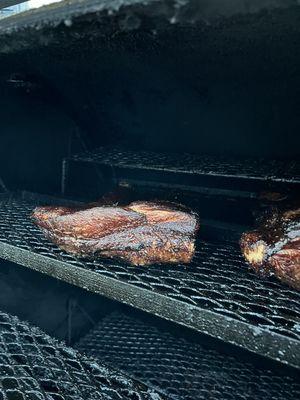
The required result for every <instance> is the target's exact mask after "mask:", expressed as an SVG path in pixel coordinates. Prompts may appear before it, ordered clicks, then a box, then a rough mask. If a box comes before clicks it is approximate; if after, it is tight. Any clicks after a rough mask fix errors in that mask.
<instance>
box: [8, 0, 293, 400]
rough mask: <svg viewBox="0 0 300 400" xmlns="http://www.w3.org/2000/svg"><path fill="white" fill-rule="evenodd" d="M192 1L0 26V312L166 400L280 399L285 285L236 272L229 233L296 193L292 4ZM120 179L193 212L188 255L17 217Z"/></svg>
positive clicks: (287, 346) (287, 306)
mask: <svg viewBox="0 0 300 400" xmlns="http://www.w3.org/2000/svg"><path fill="white" fill-rule="evenodd" d="M204 3H205V2H203V3H201V2H199V3H198V2H193V1H187V2H185V3H183V2H177V1H174V2H164V1H146V2H139V1H136V2H131V1H127V2H120V3H118V4H117V3H115V2H98V1H95V0H87V1H86V2H85V4H84V6H83V4H82V2H80V1H76V0H72V1H70V2H68V4H65V2H63V3H57V4H55V5H52V6H49V7H46V8H42V9H38V10H34V11H30V12H27V13H25V14H20V15H16V16H13V17H10V18H7V19H4V20H2V21H0V93H1V96H0V121H1V136H0V256H1V259H3V260H4V261H2V264H1V265H3V271H4V272H2V275H3V278H2V279H3V282H5V285H4V283H3V284H2V285H4V286H3V287H5V290H4V292H3V293H4V294H7V295H3V296H0V299H1V304H0V310H3V312H6V313H8V314H7V315H10V314H13V315H17V316H18V317H20V318H21V319H25V320H28V321H30V322H31V323H32V324H33V325H36V326H39V327H41V328H42V329H43V330H44V331H46V332H47V333H49V334H50V335H52V336H55V337H57V338H59V339H64V340H67V342H68V344H69V345H72V346H76V347H77V348H78V349H80V351H81V352H82V353H87V354H88V355H91V356H92V357H94V358H96V359H97V360H98V361H99V362H100V363H101V362H102V361H103V363H104V364H107V365H109V366H110V368H116V369H118V370H121V371H122V372H121V373H122V374H123V373H124V374H128V375H130V376H132V377H133V378H135V379H137V380H139V381H141V382H143V383H144V384H146V385H148V386H149V387H155V389H156V390H158V392H159V393H162V395H164V396H167V398H179V399H181V398H182V399H189V398H195V399H196V398H199V399H201V398H212V399H220V398H224V399H227V398H233V399H238V398H249V399H250V398H257V399H260V398H262V397H267V398H276V396H277V398H289V396H290V397H293V398H297V396H299V386H298V385H297V383H296V381H295V380H294V373H295V371H296V370H297V368H299V365H300V361H299V360H300V350H299V349H300V344H299V326H300V313H299V293H298V292H297V291H296V290H293V289H291V288H289V287H287V286H285V285H284V284H282V283H280V282H278V281H277V280H276V279H275V278H259V277H257V276H256V275H255V274H254V273H253V272H251V271H250V270H249V268H248V267H247V265H246V263H245V262H244V261H243V259H242V257H241V254H240V252H239V247H238V240H239V237H240V235H241V233H242V232H243V231H245V230H246V229H249V228H252V227H253V226H254V224H255V221H256V219H257V216H258V215H259V214H260V213H261V212H262V211H264V210H266V209H269V208H270V207H273V206H274V205H275V206H276V205H282V204H287V203H289V202H291V201H294V202H295V201H297V200H298V199H299V197H298V196H299V185H300V166H299V148H300V147H299V146H300V136H299V128H300V119H299V112H298V104H300V92H299V87H300V85H299V83H300V82H299V81H300V73H299V71H300V69H299V66H300V65H299V64H300V54H299V53H300V48H299V45H298V43H299V39H300V29H299V27H300V7H299V5H297V2H296V1H295V2H294V1H290V2H280V1H271V0H270V1H266V2H264V1H262V2H260V4H258V3H257V4H256V3H255V2H254V3H255V4H254V3H253V4H252V5H251V6H250V5H248V8H247V6H246V5H245V4H244V3H246V2H243V1H242V0H240V1H238V2H228V4H227V5H226V6H225V5H224V4H225V3H224V4H223V5H220V4H219V2H217V1H214V2H212V5H210V6H209V5H207V4H204ZM120 188H121V189H122V190H124V191H125V192H126V196H129V197H130V199H164V200H173V201H174V200H175V201H177V202H180V203H182V204H185V205H187V206H189V207H191V208H193V209H195V210H197V211H198V212H199V215H200V218H201V229H200V233H199V238H198V240H197V251H196V255H195V258H194V260H193V262H192V264H191V265H190V266H184V265H175V266H171V267H170V266H162V265H155V266H152V267H147V268H145V267H141V268H136V267H131V266H129V265H126V264H123V263H119V262H117V261H113V262H112V261H109V260H97V261H90V260H78V259H75V258H73V257H71V256H69V255H67V254H66V253H64V252H62V251H61V250H59V249H58V248H56V247H55V246H54V245H53V244H51V243H50V242H48V241H47V240H46V239H45V238H44V237H43V235H42V234H41V232H40V231H39V230H38V229H37V228H36V227H34V226H33V224H32V221H31V219H30V214H31V212H32V210H33V208H34V207H35V206H36V205H40V204H77V203H78V202H85V201H94V200H97V199H99V198H100V197H101V196H103V195H104V194H105V193H107V192H109V191H114V190H116V189H118V190H119V189H120ZM128 193H129V194H128ZM270 193H271V195H270ZM10 263H13V264H10ZM24 267H26V268H24ZM32 270H35V271H36V272H33V271H32ZM5 271H6V272H5ZM12 271H13V272H12ZM32 274H33V275H32ZM49 276H50V277H51V278H49ZM37 277H39V278H37ZM39 279H40V282H41V283H40V285H41V286H43V287H44V292H45V293H47V294H45V295H44V296H43V294H42V292H41V290H39V289H38V288H37V287H36V286H35V283H34V282H35V281H36V280H39ZM62 281H64V282H65V283H64V282H62ZM42 282H44V283H43V284H42ZM69 284H71V285H72V286H69ZM64 285H65V286H64ZM15 287H18V291H17V295H16V294H15V293H14V292H15V291H14V288H15ZM45 288H48V289H47V290H46V289H45ZM72 288H73V289H72ZM86 289H88V290H86ZM72 290H73V291H75V292H76V297H77V298H78V300H76V302H75V303H74V302H73V301H71V300H70V299H72V296H73V295H74V294H72V293H73V292H72ZM37 292H40V294H39V295H38V296H37V297H34V294H35V293H37ZM53 293H56V296H54V295H53ZM62 293H64V294H62ZM90 296H92V297H90ZM102 296H103V297H102ZM14 297H16V298H17V299H18V300H13V298H14ZM25 298H26V301H23V300H24V299H25ZM42 298H43V299H44V300H43V302H42V304H43V307H42V306H41V307H37V308H36V309H35V311H32V309H33V308H32V305H33V304H34V301H37V299H39V300H38V301H39V302H40V301H41V299H42ZM107 298H110V301H108V300H107ZM58 299H61V301H60V300H58ZM66 304H67V306H66ZM74 304H75V305H76V306H74ZM78 304H81V306H80V307H79V308H78ZM124 304H126V306H124ZM74 307H75V309H76V310H75V311H76V312H75V311H74V313H75V314H76V315H77V314H79V315H81V317H76V318H79V319H78V320H77V322H76V323H74V320H72V318H71V319H70V314H72V312H73V311H72V308H74ZM124 307H125V308H124ZM46 309H49V310H51V312H48V314H49V317H45V310H46ZM138 309H139V310H140V311H138ZM142 312H145V313H146V314H147V315H148V317H146V315H144V314H143V313H142ZM90 315H92V317H91V318H90V317H89V316H90ZM154 315H155V316H156V317H154ZM46 316H47V312H46ZM60 317H61V321H60V322H59V318H60ZM157 317H160V318H161V319H159V318H157ZM8 318H10V317H8ZM147 318H150V319H151V321H148V320H147ZM166 320H167V321H168V322H166ZM72 321H73V322H72ZM57 324H58V325H57ZM72 324H73V325H74V326H75V328H74V331H73V333H74V337H73V338H72V335H71V336H70V327H72V326H73V325H72ZM76 324H77V325H76ZM57 326H59V329H56V328H57ZM162 326H163V331H162ZM55 327H56V328H55ZM188 328H189V329H190V330H189V329H188ZM144 331H145V333H144ZM178 332H179V333H178ZM131 336H132V337H134V338H136V340H134V341H132V339H131ZM199 342H201V343H199ZM158 343H160V344H161V347H159V348H160V349H161V350H160V351H161V353H160V352H158V354H157V357H158V359H157V365H158V368H157V369H156V368H155V365H154V364H151V358H153V357H154V355H155V353H156V351H155V349H156V346H158ZM179 344H180V345H179ZM148 346H149V348H147V347H148ZM180 348H181V350H180ZM166 349H170V351H167V350H166ZM182 349H186V352H184V353H185V354H183V351H182ZM194 354H195V355H194ZM167 366H168V367H167ZM176 366H178V371H176ZM167 382H168V383H167ZM287 382H288V383H287ZM222 388H223V389H222ZM51 395H52V397H53V398H56V397H55V396H53V394H51ZM57 396H58V395H57ZM208 396H210V397H208ZM57 398H58V397H57ZM132 398H135V397H132ZM136 398H138V397H136Z"/></svg>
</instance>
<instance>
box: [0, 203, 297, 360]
mask: <svg viewBox="0 0 300 400" xmlns="http://www.w3.org/2000/svg"><path fill="white" fill-rule="evenodd" d="M40 202H41V203H42V204H47V203H49V204H50V203H51V200H50V199H48V200H46V198H45V196H44V197H42V198H41V199H40ZM57 203H58V202H57V201H56V204H57ZM37 204H39V197H38V196H37V197H36V198H34V196H33V197H32V198H31V199H30V200H28V199H27V200H26V199H21V198H20V197H18V196H7V197H6V198H5V199H2V200H1V198H0V256H1V257H3V258H6V259H9V260H10V261H13V262H16V263H19V264H22V265H25V266H27V267H30V268H33V269H36V270H38V271H41V272H44V273H47V274H49V275H51V276H54V277H56V278H59V279H62V280H65V281H67V282H69V283H71V284H75V285H78V286H82V287H84V288H87V289H89V290H92V291H95V292H97V293H100V294H103V295H105V296H107V297H110V298H113V299H116V300H119V301H122V302H124V303H126V304H129V305H132V306H135V307H138V308H140V309H142V310H145V311H148V312H150V313H154V314H156V315H160V316H161V317H164V318H166V319H169V320H172V321H175V322H177V323H181V324H184V325H186V326H189V327H192V328H194V329H197V330H199V331H201V332H204V333H208V334H210V335H212V336H214V337H218V338H221V339H223V340H225V341H228V342H231V343H234V344H237V345H239V346H242V347H245V348H247V349H249V350H252V351H255V352H257V353H259V354H263V355H266V356H269V357H272V358H275V359H277V360H281V361H283V362H287V363H290V364H291V365H299V359H298V357H297V351H298V349H299V346H300V340H299V339H300V312H299V309H300V308H299V304H300V293H299V292H297V291H295V290H293V289H290V288H289V287H287V286H284V285H283V284H281V283H279V282H277V281H276V280H275V279H271V278H269V279H260V278H258V277H257V276H256V275H255V274H254V273H253V272H251V271H250V270H249V268H248V267H247V265H246V264H245V263H244V261H243V259H242V256H241V255H240V252H239V249H238V247H237V246H234V245H231V244H224V243H209V242H200V243H198V250H197V252H196V256H195V258H194V260H193V262H192V263H191V264H190V265H188V266H185V265H175V266H166V265H164V266H162V265H154V266H151V267H133V266H130V265H125V264H121V263H119V264H116V262H115V261H108V260H98V261H88V260H78V259H75V258H74V257H72V256H70V255H68V254H66V253H65V252H63V251H61V250H60V249H58V248H57V247H56V246H55V245H53V244H52V243H50V242H48V241H47V240H46V239H45V238H44V236H43V234H42V233H41V232H40V230H39V229H38V228H37V227H36V226H34V225H33V223H32V221H31V219H30V214H31V212H32V210H33V208H34V207H35V206H36V205H37Z"/></svg>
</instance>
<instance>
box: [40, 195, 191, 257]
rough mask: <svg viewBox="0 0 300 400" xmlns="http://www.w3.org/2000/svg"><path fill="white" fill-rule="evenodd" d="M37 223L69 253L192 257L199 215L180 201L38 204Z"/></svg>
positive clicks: (99, 255)
mask: <svg viewBox="0 0 300 400" xmlns="http://www.w3.org/2000/svg"><path fill="white" fill-rule="evenodd" d="M33 218H34V221H35V223H36V224H37V225H38V226H39V227H40V228H41V229H42V230H43V231H44V233H45V235H46V236H47V237H48V238H49V239H50V240H52V241H53V242H54V243H55V244H57V245H58V246H59V247H60V248H62V249H64V250H65V251H67V252H68V253H71V254H74V255H78V256H88V257H91V256H93V257H101V256H103V257H112V258H119V259H122V260H125V261H128V262H130V263H131V264H133V265H148V264H153V263H176V262H184V263H188V262H190V261H191V259H192V257H193V255H194V251H195V236H196V232H197V230H198V226H199V224H198V219H197V216H196V215H195V214H194V213H192V212H187V211H183V210H181V209H179V208H178V207H177V206H176V205H166V204H161V203H154V202H135V203H131V204H129V205H128V206H127V207H97V206H94V207H88V208H86V209H80V208H77V209H72V208H66V207H38V208H36V209H35V210H34V212H33Z"/></svg>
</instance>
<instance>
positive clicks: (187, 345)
mask: <svg viewBox="0 0 300 400" xmlns="http://www.w3.org/2000/svg"><path fill="white" fill-rule="evenodd" d="M76 348H78V349H79V350H80V351H83V352H85V353H86V354H88V355H92V356H93V357H95V358H99V359H101V360H105V362H106V363H107V364H108V365H109V364H112V365H116V366H118V368H120V369H121V370H124V371H127V372H128V373H129V374H130V375H132V376H135V377H137V378H138V379H140V380H142V381H144V382H146V383H148V384H150V385H153V386H155V387H157V388H158V389H160V390H162V391H163V392H164V393H165V394H166V395H167V396H169V397H170V398H174V399H182V400H192V399H194V400H196V399H199V400H200V399H224V400H226V399H232V400H235V399H240V400H242V399H243V400H252V399H256V400H260V399H261V400H268V399H270V400H271V399H272V400H277V399H278V400H282V399H285V400H288V399H295V398H298V396H299V395H300V384H299V382H297V380H296V379H295V378H294V377H292V376H289V375H279V374H278V372H277V373H276V372H275V371H271V370H269V369H266V368H258V367H257V366H254V365H253V364H250V363H248V362H243V361H240V360H237V359H236V358H235V357H233V356H228V355H225V354H223V353H220V352H218V351H216V350H213V349H210V348H207V347H204V346H203V345H201V344H198V343H192V342H188V341H187V340H185V339H184V338H181V337H178V336H172V335H171V334H170V333H169V332H164V331H159V330H158V329H156V328H155V327H154V326H152V325H151V324H150V323H147V322H144V321H142V320H137V319H134V318H132V317H130V316H128V315H126V314H120V313H113V314H111V315H109V316H107V317H106V318H104V320H102V321H101V322H100V323H99V324H98V325H97V326H96V328H94V329H92V330H91V331H90V332H89V333H88V334H87V335H86V336H85V337H84V338H82V339H81V340H80V341H79V342H78V343H77V344H76Z"/></svg>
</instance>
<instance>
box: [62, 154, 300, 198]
mask: <svg viewBox="0 0 300 400" xmlns="http://www.w3.org/2000/svg"><path fill="white" fill-rule="evenodd" d="M68 161H73V162H74V161H75V162H87V163H95V164H97V165H101V166H105V167H110V168H111V173H112V176H113V177H114V178H115V179H120V178H129V179H134V180H135V181H136V180H138V179H139V175H138V173H139V171H142V172H143V174H142V178H141V179H143V180H147V179H148V180H156V179H159V180H163V179H164V176H165V178H167V179H166V181H167V182H168V183H172V175H174V176H176V184H178V183H179V184H180V183H181V181H182V183H183V184H184V185H186V186H193V185H195V186H206V185H207V186H213V187H218V188H226V189H232V190H236V191H237V190H244V191H249V190H252V191H254V190H263V189H268V188H269V189H271V188H273V187H276V188H277V189H279V188H281V187H294V186H295V185H299V184H300V163H299V162H298V161H296V160H294V161H280V160H267V159H247V158H243V159H239V158H228V157H214V156H205V155H204V156H197V155H192V154H186V153H183V154H171V153H168V154H163V153H155V152H146V151H138V152H136V151H129V150H126V151H122V150H120V149H113V148H105V147H102V148H99V149H97V150H95V151H93V152H89V153H84V154H80V155H75V156H72V157H71V158H70V159H69V160H66V161H65V165H66V164H67V163H68ZM132 172H134V174H133V173H132ZM175 174H176V175H175ZM180 177H181V178H182V179H181V180H180ZM224 178H226V179H224ZM249 183H251V187H249ZM274 185H276V186H274Z"/></svg>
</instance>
